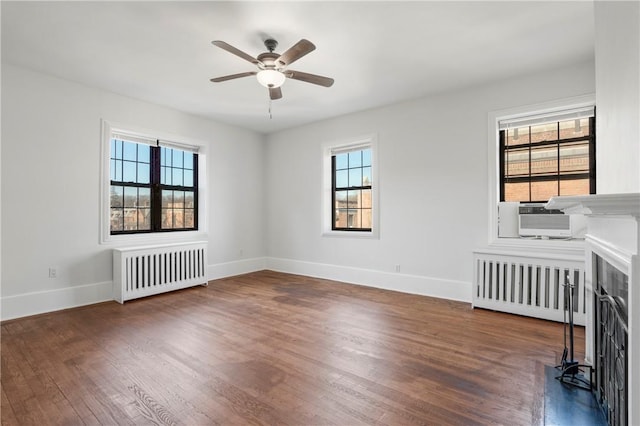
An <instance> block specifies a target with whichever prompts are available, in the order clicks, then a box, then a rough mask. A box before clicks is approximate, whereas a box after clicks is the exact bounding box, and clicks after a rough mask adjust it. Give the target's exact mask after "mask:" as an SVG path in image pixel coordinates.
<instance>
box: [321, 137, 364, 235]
mask: <svg viewBox="0 0 640 426" xmlns="http://www.w3.org/2000/svg"><path fill="white" fill-rule="evenodd" d="M331 164H332V168H331V169H332V194H333V202H332V204H333V206H334V209H333V221H332V229H333V230H342V231H371V226H372V215H371V148H365V149H357V150H355V151H349V152H342V153H339V154H334V155H332V156H331Z"/></svg>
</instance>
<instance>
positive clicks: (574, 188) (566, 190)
mask: <svg viewBox="0 0 640 426" xmlns="http://www.w3.org/2000/svg"><path fill="white" fill-rule="evenodd" d="M585 194H589V179H575V180H573V179H572V180H561V181H560V195H585Z"/></svg>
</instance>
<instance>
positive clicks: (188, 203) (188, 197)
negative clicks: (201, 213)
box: [184, 191, 195, 209]
mask: <svg viewBox="0 0 640 426" xmlns="http://www.w3.org/2000/svg"><path fill="white" fill-rule="evenodd" d="M193 200H194V193H193V192H192V191H186V192H185V193H184V206H185V207H186V208H189V209H192V208H194V207H195V204H194V202H193Z"/></svg>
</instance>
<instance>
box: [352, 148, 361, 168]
mask: <svg viewBox="0 0 640 426" xmlns="http://www.w3.org/2000/svg"><path fill="white" fill-rule="evenodd" d="M360 166H362V151H353V152H350V153H349V167H360Z"/></svg>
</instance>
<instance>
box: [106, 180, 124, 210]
mask: <svg viewBox="0 0 640 426" xmlns="http://www.w3.org/2000/svg"><path fill="white" fill-rule="evenodd" d="M109 192H110V198H111V207H123V206H124V204H123V203H124V197H123V196H124V189H123V187H121V186H114V185H111V189H110V191H109Z"/></svg>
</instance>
